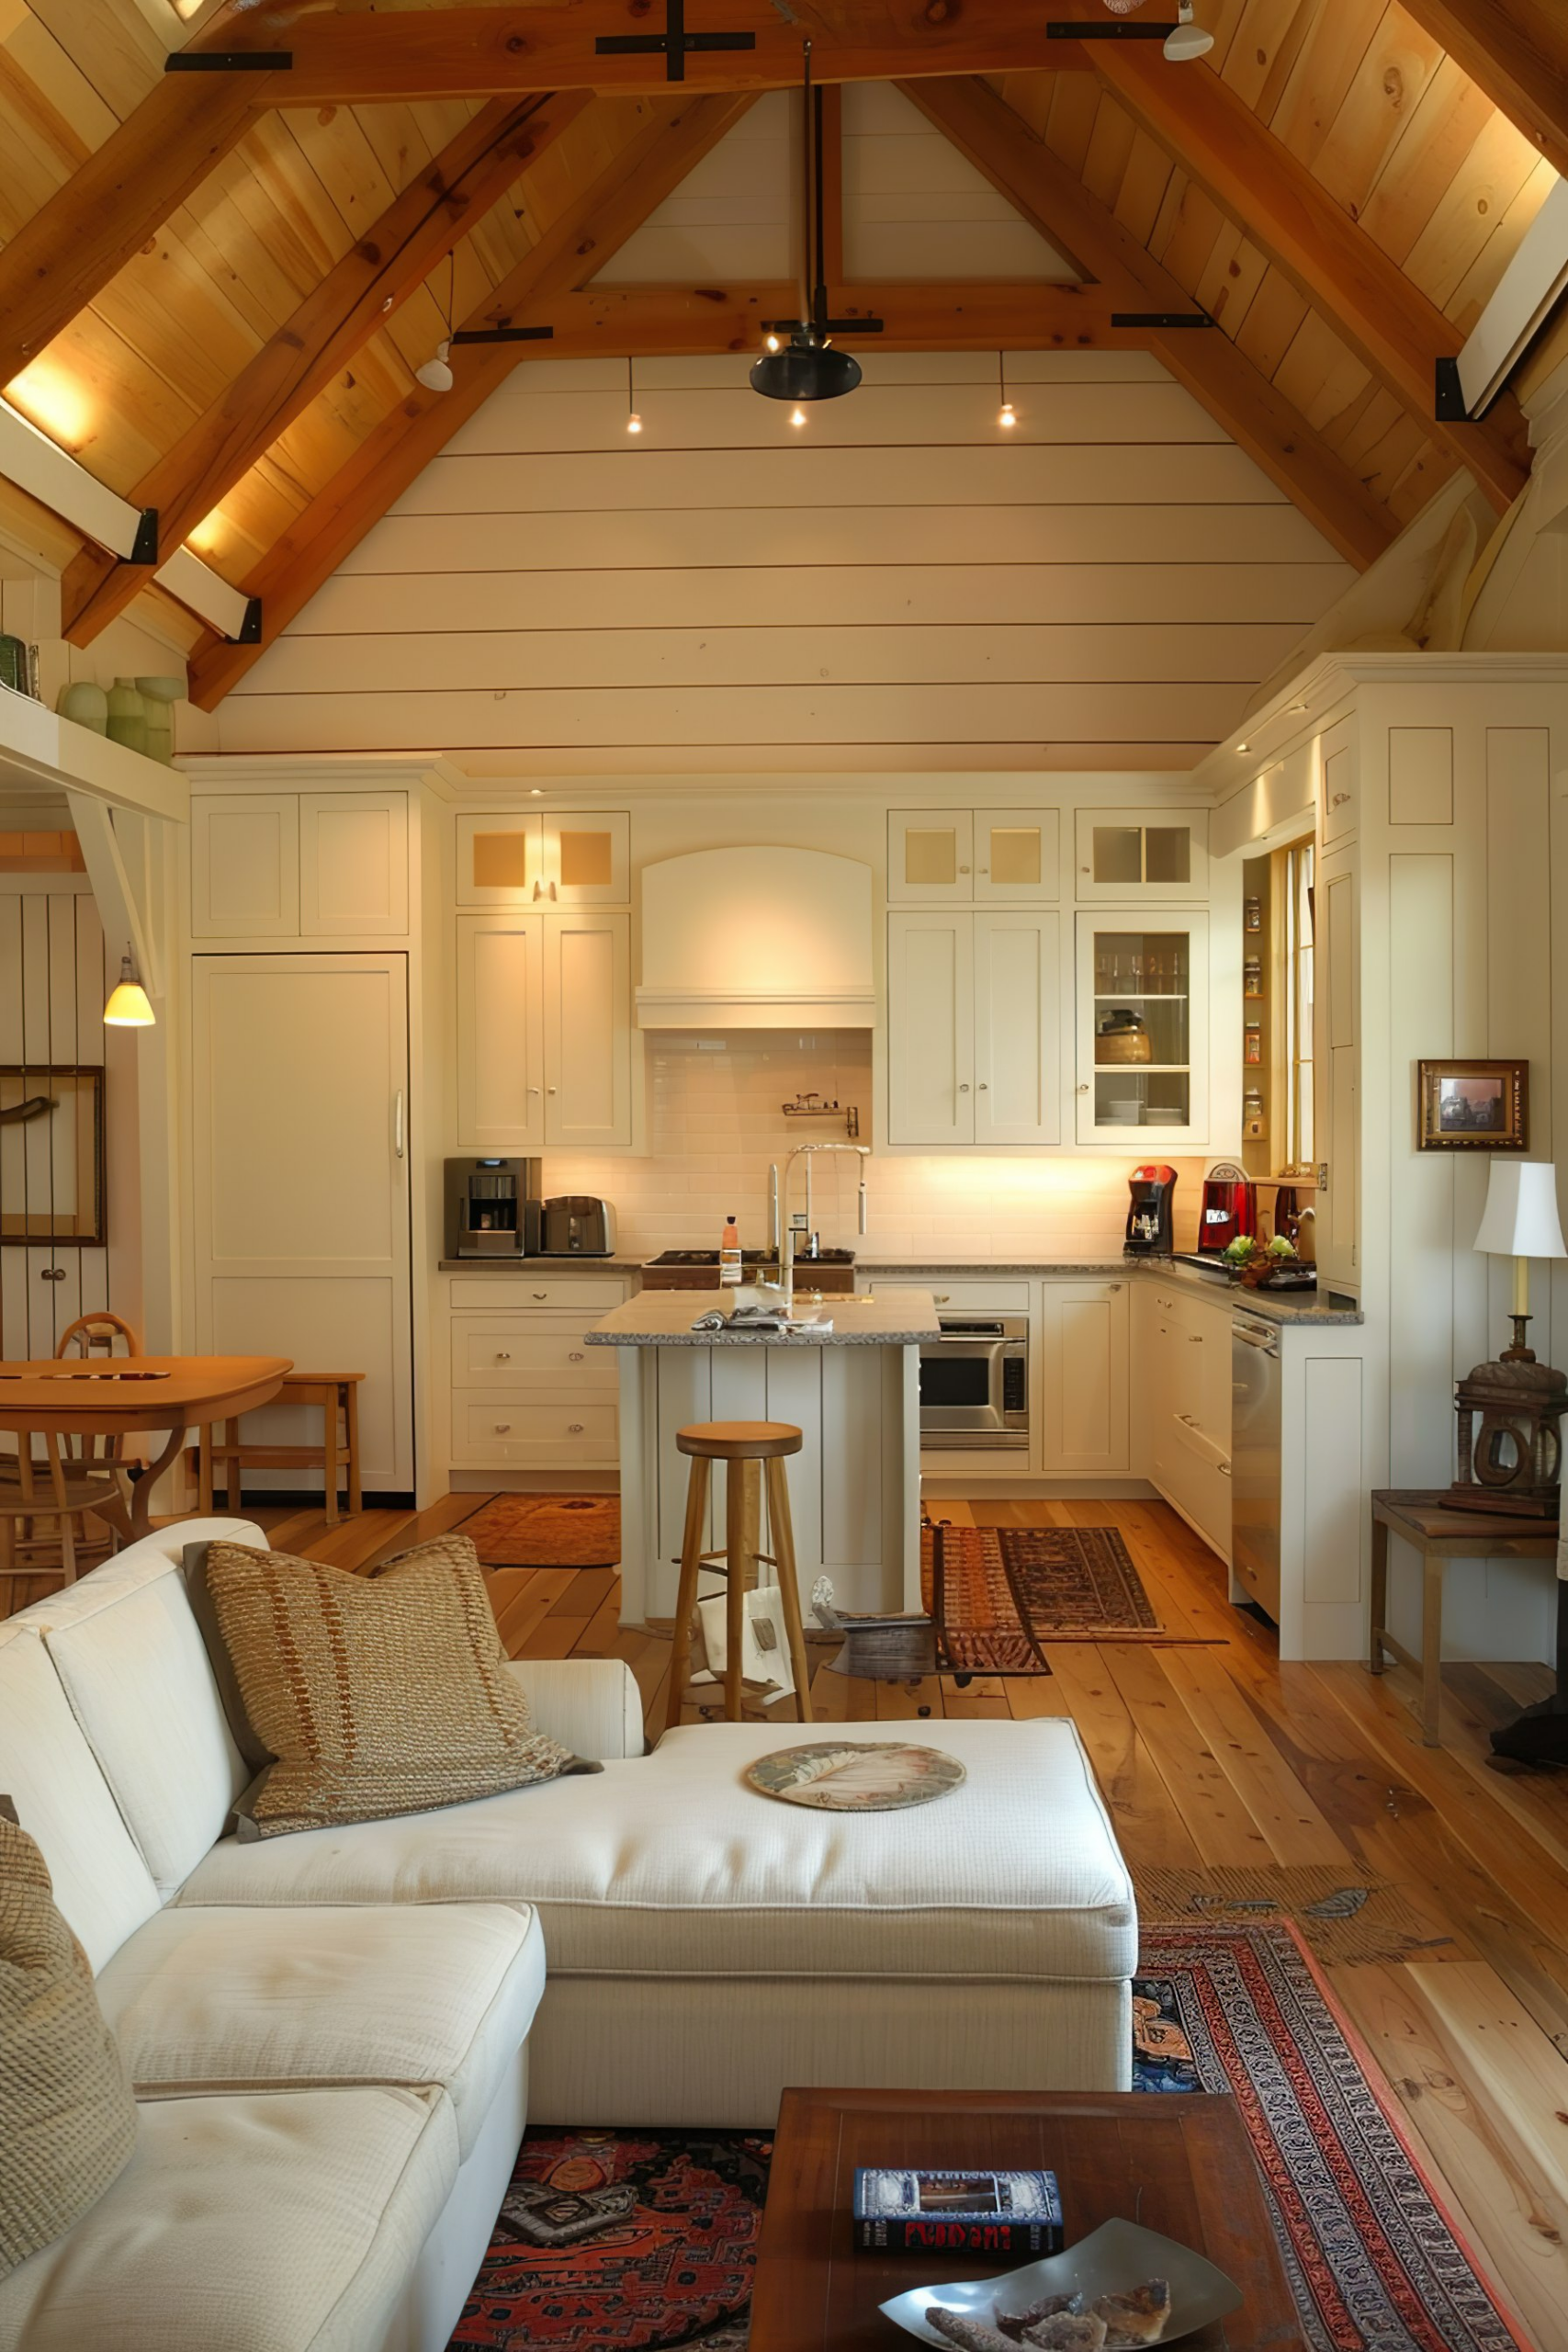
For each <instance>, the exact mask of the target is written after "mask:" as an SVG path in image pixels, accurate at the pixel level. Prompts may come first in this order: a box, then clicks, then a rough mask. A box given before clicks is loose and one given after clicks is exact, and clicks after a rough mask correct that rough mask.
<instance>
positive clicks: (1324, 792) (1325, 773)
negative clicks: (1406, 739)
mask: <svg viewBox="0 0 1568 2352" xmlns="http://www.w3.org/2000/svg"><path fill="white" fill-rule="evenodd" d="M1356 736H1357V728H1356V722H1355V720H1354V719H1353V718H1342V719H1341V720H1340V721H1339V723H1338V725H1337V726H1336V727H1330V728H1327V729H1325V732H1324V735H1323V738H1322V741H1320V743H1319V745H1318V769H1317V796H1318V808H1317V831H1318V839H1319V841H1320V842H1321V843H1322V845H1323V847H1324V848H1325V850H1330V849H1333V848H1335V847H1336V845H1337V843H1338V842H1346V841H1348V840H1349V839H1350V837H1351V835H1352V834H1353V833H1354V831H1356V818H1357V813H1358V807H1359V795H1358V793H1357V790H1356V770H1357V764H1358V754H1357V742H1356Z"/></svg>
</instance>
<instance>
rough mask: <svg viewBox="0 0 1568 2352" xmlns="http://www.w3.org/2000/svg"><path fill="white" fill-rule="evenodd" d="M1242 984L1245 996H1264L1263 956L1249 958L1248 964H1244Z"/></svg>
mask: <svg viewBox="0 0 1568 2352" xmlns="http://www.w3.org/2000/svg"><path fill="white" fill-rule="evenodd" d="M1241 984H1242V990H1243V993H1244V994H1245V995H1247V996H1250V997H1260V996H1261V995H1262V993H1263V958H1262V956H1248V957H1247V961H1246V963H1245V964H1243V966H1242V967H1241Z"/></svg>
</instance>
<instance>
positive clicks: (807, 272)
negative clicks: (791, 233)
mask: <svg viewBox="0 0 1568 2352" xmlns="http://www.w3.org/2000/svg"><path fill="white" fill-rule="evenodd" d="M800 51H801V57H802V60H803V63H802V68H801V71H802V76H803V78H802V82H801V92H800V137H801V145H802V154H801V170H800V204H801V216H802V217H801V234H800V316H801V321H802V322H803V323H805V322H807V321H809V322H810V323H811V324H812V325H813V326H816V325H817V324H818V317H817V310H818V303H817V296H816V294H815V293H814V292H813V290H812V285H811V276H812V264H813V260H814V257H815V252H816V249H815V246H814V245H813V243H812V225H813V224H812V198H813V195H814V193H815V189H816V180H817V171H818V152H817V142H816V141H815V140H814V139H813V138H812V135H811V133H812V128H813V125H812V106H813V103H814V101H815V98H816V95H817V94H816V91H815V90H814V88H813V87H812V82H811V43H810V41H809V40H803V41H802V42H801V44H800ZM820 290H821V287H820V268H819V267H818V289H817V291H818V292H820ZM821 307H822V309H823V310H826V309H827V307H828V306H827V303H826V301H825V300H824V301H823V303H822V305H821Z"/></svg>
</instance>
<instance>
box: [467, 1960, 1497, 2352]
mask: <svg viewBox="0 0 1568 2352" xmlns="http://www.w3.org/2000/svg"><path fill="white" fill-rule="evenodd" d="M1139 1969H1140V1973H1139V1975H1138V1977H1137V1979H1136V1980H1135V1982H1134V1987H1133V1992H1134V2088H1135V2089H1136V2090H1138V2091H1141V2092H1146V2093H1150V2094H1157V2095H1165V2096H1169V2095H1176V2096H1179V2095H1180V2094H1181V2093H1182V2092H1185V2091H1221V2092H1226V2091H1228V2092H1229V2093H1230V2094H1231V2095H1232V2096H1233V2097H1234V2098H1235V2099H1236V2101H1237V2102H1238V2105H1239V2106H1240V2109H1241V2112H1242V2116H1243V2120H1245V2122H1246V2125H1247V2131H1248V2134H1249V2136H1250V2138H1251V2141H1252V2145H1253V2151H1254V2153H1255V2154H1256V2156H1257V2158H1258V2169H1259V2172H1260V2173H1261V2175H1262V2179H1263V2185H1264V2190H1265V2194H1266V2196H1267V2198H1268V2201H1269V2209H1270V2211H1271V2213H1272V2215H1273V2219H1274V2227H1275V2231H1276V2234H1277V2236H1278V2239H1279V2245H1280V2255H1281V2257H1282V2259H1283V2262H1284V2265H1285V2270H1286V2275H1287V2276H1288V2278H1289V2279H1290V2282H1291V2286H1292V2290H1293V2292H1294V2294H1295V2299H1296V2303H1297V2307H1298V2310H1299V2312H1300V2314H1301V2324H1302V2333H1303V2338H1304V2340H1305V2342H1306V2343H1307V2345H1308V2346H1311V2352H1371V2347H1375V2352H1528V2347H1527V2346H1525V2343H1524V2339H1523V2338H1522V2337H1521V2336H1518V2335H1516V2334H1515V2333H1514V2331H1513V2329H1512V2328H1511V2327H1510V2325H1509V2324H1508V2321H1507V2320H1506V2317H1505V2316H1504V2314H1503V2312H1501V2311H1500V2310H1499V2308H1498V2306H1497V2304H1496V2303H1495V2301H1493V2298H1492V2296H1491V2293H1490V2292H1489V2290H1488V2289H1487V2287H1486V2286H1485V2284H1484V2282H1483V2279H1482V2278H1481V2276H1480V2274H1479V2272H1478V2271H1477V2269H1476V2268H1475V2267H1474V2265H1473V2263H1472V2260H1471V2257H1470V2256H1469V2254H1468V2252H1467V2251H1466V2249H1465V2247H1464V2245H1462V2243H1461V2240H1460V2239H1459V2237H1458V2236H1457V2235H1456V2233H1455V2231H1454V2229H1453V2226H1452V2224H1451V2223H1450V2221H1449V2218H1448V2216H1447V2214H1446V2212H1445V2211H1444V2210H1443V2208H1442V2206H1441V2204H1440V2203H1439V2202H1438V2199H1437V2197H1436V2195H1435V2194H1434V2192H1433V2190H1432V2188H1431V2187H1430V2185H1429V2184H1428V2182H1427V2179H1426V2177H1424V2175H1423V2173H1422V2171H1421V2169H1420V2166H1419V2165H1418V2164H1417V2162H1416V2158H1415V2156H1414V2155H1413V2154H1412V2152H1411V2148H1410V2145H1409V2143H1408V2141H1407V2140H1406V2138H1405V2136H1404V2130H1403V2127H1402V2126H1401V2124H1400V2122H1399V2121H1398V2120H1397V2118H1396V2114H1395V2111H1394V2109H1393V2105H1392V2103H1391V2102H1390V2101H1389V2099H1388V2096H1387V2094H1386V2093H1385V2092H1383V2091H1381V2090H1380V2089H1379V2088H1378V2087H1376V2086H1375V2085H1374V2083H1373V2081H1372V2079H1371V2077H1370V2075H1369V2074H1368V2072H1367V2069H1366V2067H1365V2066H1364V2064H1363V2063H1362V2060H1361V2057H1360V2053H1359V2048H1358V2046H1357V2044H1356V2042H1355V2039H1354V2036H1353V2034H1352V2033H1351V2032H1350V2030H1349V2029H1348V2027H1347V2026H1346V2024H1345V2022H1344V2020H1343V2019H1342V2018H1341V2017H1340V2015H1339V2013H1338V2011H1337V2009H1336V2007H1334V2005H1333V2003H1332V2001H1331V1999H1330V1998H1329V1996H1328V1995H1327V1994H1326V1992H1325V1989H1324V1986H1323V1984H1322V1981H1321V1979H1320V1978H1319V1976H1318V1974H1317V1973H1316V1971H1315V1969H1314V1966H1313V1964H1312V1962H1311V1961H1310V1960H1309V1958H1308V1957H1307V1953H1306V1951H1305V1949H1304V1948H1303V1944H1302V1943H1301V1942H1300V1940H1299V1939H1298V1938H1297V1937H1296V1936H1295V1935H1294V1934H1293V1933H1292V1929H1291V1928H1289V1927H1286V1926H1282V1925H1281V1926H1272V1927H1212V1926H1201V1927H1195V1928H1145V1931H1144V1938H1143V1951H1142V1955H1141V1959H1140V1962H1139ZM771 2153H772V2143H771V2141H770V2140H769V2138H768V2137H767V2135H766V2134H765V2133H761V2132H744V2131H558V2130H556V2129H553V2128H550V2129H545V2130H541V2131H530V2132H529V2133H528V2135H527V2137H526V2138H525V2141H524V2143H523V2148H522V2152H521V2154H520V2155H519V2157H518V2162H517V2169H516V2172H515V2173H514V2175H513V2182H512V2187H511V2188H510V2190H509V2191H508V2194H507V2199H506V2202H505V2205H504V2206H503V2208H502V2215H501V2219H500V2222H498V2224H497V2229H496V2233H495V2237H494V2239H493V2241H492V2243H491V2249H490V2252H489V2254H488V2255H487V2256H485V2260H484V2264H483V2266H482V2267H481V2269H480V2271H479V2278H478V2279H477V2280H476V2281H475V2284H474V2291H473V2293H472V2295H471V2296H470V2298H469V2300H468V2306H467V2308H466V2309H465V2311H464V2313H463V2317H462V2320H461V2322H460V2323H459V2324H458V2327H457V2334H456V2335H454V2336H453V2338H452V2343H453V2345H454V2346H488V2347H490V2348H491V2352H535V2347H542V2348H544V2352H745V2346H746V2343H747V2334H748V2312H749V2298H750V2282H751V2269H752V2265H753V2263H754V2261H755V2258H756V2248H757V2240H758V2235H759V2232H760V2229H761V2214H762V2206H763V2203H764V2201H765V2199H766V2196H767V2181H768V2159H769V2156H770V2154H771ZM889 2340H890V2341H891V2340H892V2339H891V2338H890V2339H889Z"/></svg>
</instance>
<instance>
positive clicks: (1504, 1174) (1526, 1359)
mask: <svg viewBox="0 0 1568 2352" xmlns="http://www.w3.org/2000/svg"><path fill="white" fill-rule="evenodd" d="M1475 1246H1476V1248H1477V1249H1478V1250H1484V1251H1486V1252H1487V1253H1488V1254H1489V1255H1490V1256H1493V1257H1498V1258H1512V1260H1513V1261H1514V1304H1513V1308H1512V1314H1513V1320H1514V1344H1513V1346H1512V1347H1511V1348H1509V1349H1507V1350H1506V1351H1505V1353H1504V1355H1503V1358H1502V1361H1503V1362H1504V1363H1534V1362H1535V1351H1534V1350H1533V1349H1532V1348H1529V1347H1528V1346H1527V1345H1526V1344H1525V1325H1526V1324H1527V1323H1528V1322H1529V1319H1530V1270H1529V1261H1530V1260H1531V1259H1532V1258H1568V1242H1565V1241H1564V1240H1563V1238H1562V1220H1561V1218H1560V1217H1559V1216H1558V1214H1557V1170H1556V1169H1555V1168H1554V1167H1553V1166H1552V1164H1551V1160H1549V1159H1494V1160H1493V1162H1492V1172H1491V1178H1490V1181H1489V1182H1488V1183H1487V1187H1486V1208H1485V1211H1484V1214H1483V1216H1482V1219H1481V1229H1480V1231H1479V1232H1478V1233H1477V1235H1476V1237H1475Z"/></svg>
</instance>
